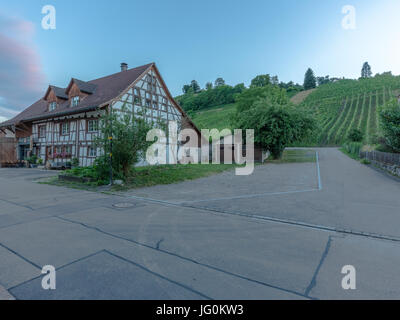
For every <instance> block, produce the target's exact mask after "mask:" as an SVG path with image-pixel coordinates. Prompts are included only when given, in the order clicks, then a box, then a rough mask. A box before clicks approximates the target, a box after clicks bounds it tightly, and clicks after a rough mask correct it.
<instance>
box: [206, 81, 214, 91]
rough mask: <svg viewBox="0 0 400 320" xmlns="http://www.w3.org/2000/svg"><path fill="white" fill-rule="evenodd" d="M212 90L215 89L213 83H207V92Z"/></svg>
mask: <svg viewBox="0 0 400 320" xmlns="http://www.w3.org/2000/svg"><path fill="white" fill-rule="evenodd" d="M212 88H213V84H212V82H207V83H206V89H207V90H211V89H212Z"/></svg>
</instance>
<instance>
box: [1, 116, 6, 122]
mask: <svg viewBox="0 0 400 320" xmlns="http://www.w3.org/2000/svg"><path fill="white" fill-rule="evenodd" d="M7 120H8V119H7V118H6V117H2V116H0V123H2V122H4V121H7Z"/></svg>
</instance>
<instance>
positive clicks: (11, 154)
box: [0, 138, 17, 167]
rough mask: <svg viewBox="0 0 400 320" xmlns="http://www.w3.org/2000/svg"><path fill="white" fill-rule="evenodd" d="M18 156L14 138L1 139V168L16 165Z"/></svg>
mask: <svg viewBox="0 0 400 320" xmlns="http://www.w3.org/2000/svg"><path fill="white" fill-rule="evenodd" d="M16 161H17V155H16V151H15V139H14V138H0V167H1V166H2V165H5V164H7V163H15V162H16Z"/></svg>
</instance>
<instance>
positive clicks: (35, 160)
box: [27, 155, 38, 168]
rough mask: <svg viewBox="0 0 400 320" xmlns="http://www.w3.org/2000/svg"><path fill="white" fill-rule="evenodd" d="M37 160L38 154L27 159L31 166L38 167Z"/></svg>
mask: <svg viewBox="0 0 400 320" xmlns="http://www.w3.org/2000/svg"><path fill="white" fill-rule="evenodd" d="M37 160H38V157H37V156H36V155H33V156H30V157H29V158H28V159H27V161H28V163H29V164H30V167H31V168H37V164H36V162H37Z"/></svg>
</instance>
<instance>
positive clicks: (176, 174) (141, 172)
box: [40, 164, 238, 191]
mask: <svg viewBox="0 0 400 320" xmlns="http://www.w3.org/2000/svg"><path fill="white" fill-rule="evenodd" d="M237 166H238V165H235V164H187V165H183V164H178V165H161V166H145V167H137V168H135V170H134V172H133V174H132V176H131V177H130V178H129V179H127V181H126V183H125V184H124V185H123V186H119V185H114V186H113V187H112V188H111V190H115V191H121V190H129V189H136V188H143V187H150V186H155V185H160V184H172V183H177V182H182V181H185V180H194V179H198V178H203V177H208V176H210V175H213V174H217V173H221V172H223V171H226V170H230V169H234V168H235V167H237ZM40 183H45V184H51V185H56V186H65V187H70V188H76V189H82V190H92V191H101V190H103V189H105V186H100V187H98V186H96V185H95V184H96V183H95V182H91V183H78V182H69V181H61V180H58V178H57V177H52V178H50V179H47V180H45V181H41V182H40ZM108 189H109V188H108Z"/></svg>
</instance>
